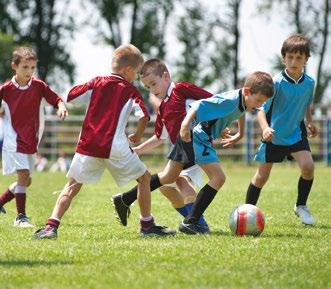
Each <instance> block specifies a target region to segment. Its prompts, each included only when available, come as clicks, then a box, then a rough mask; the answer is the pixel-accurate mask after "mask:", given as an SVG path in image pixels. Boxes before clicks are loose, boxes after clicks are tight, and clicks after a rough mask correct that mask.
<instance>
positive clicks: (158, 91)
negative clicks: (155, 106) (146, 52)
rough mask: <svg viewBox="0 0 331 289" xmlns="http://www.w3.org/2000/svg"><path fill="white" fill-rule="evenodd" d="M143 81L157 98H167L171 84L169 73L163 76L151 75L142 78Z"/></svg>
mask: <svg viewBox="0 0 331 289" xmlns="http://www.w3.org/2000/svg"><path fill="white" fill-rule="evenodd" d="M141 81H142V83H143V84H144V86H145V87H146V89H147V90H148V91H149V92H150V93H152V94H154V95H155V96H156V97H157V98H160V99H165V98H166V96H167V90H168V88H169V85H170V82H171V81H170V76H169V73H167V72H164V73H163V75H162V76H158V75H155V74H153V73H150V74H148V75H147V76H146V77H142V78H141Z"/></svg>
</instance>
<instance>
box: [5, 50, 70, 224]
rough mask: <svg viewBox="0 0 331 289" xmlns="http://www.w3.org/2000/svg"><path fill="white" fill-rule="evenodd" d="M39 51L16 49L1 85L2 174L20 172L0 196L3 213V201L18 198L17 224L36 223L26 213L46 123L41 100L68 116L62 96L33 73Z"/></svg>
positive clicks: (63, 116) (61, 114) (61, 115)
mask: <svg viewBox="0 0 331 289" xmlns="http://www.w3.org/2000/svg"><path fill="white" fill-rule="evenodd" d="M37 61H38V58H37V55H36V52H35V51H34V50H33V49H32V48H30V47H19V48H17V49H15V50H14V52H13V58H12V68H13V69H14V70H15V72H16V74H15V75H14V76H13V78H12V79H11V80H9V81H7V82H6V83H5V84H3V85H2V86H1V87H0V101H1V102H0V104H1V110H2V111H3V113H4V116H3V125H4V143H3V150H2V166H3V174H4V175H9V174H14V173H16V174H17V181H16V182H14V183H13V184H11V185H10V186H9V188H8V189H7V190H6V191H5V192H4V193H3V194H2V195H1V196H0V213H1V212H2V213H5V212H6V211H5V209H4V207H3V206H4V204H6V203H8V202H9V201H11V200H12V199H14V198H15V200H16V208H17V217H16V219H15V221H14V226H16V227H21V228H26V227H33V225H32V224H31V222H30V220H29V218H28V217H27V216H26V212H25V206H26V190H27V187H28V186H30V184H31V176H30V174H31V172H30V171H31V170H32V169H33V167H34V157H35V153H36V152H37V146H38V142H39V140H40V138H41V134H42V129H41V128H42V127H43V124H42V122H43V105H42V100H43V99H46V101H47V102H48V103H49V104H51V105H53V106H54V107H57V108H58V116H59V117H60V118H61V119H65V117H66V116H67V114H68V111H67V109H66V107H65V105H64V103H63V102H62V100H61V98H60V97H59V96H58V95H57V94H56V93H55V92H54V91H52V90H51V89H50V88H49V87H48V85H47V84H46V83H45V82H43V81H42V80H40V79H37V78H35V77H33V76H32V75H33V73H34V71H35V69H36V65H37Z"/></svg>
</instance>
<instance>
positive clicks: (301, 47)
mask: <svg viewBox="0 0 331 289" xmlns="http://www.w3.org/2000/svg"><path fill="white" fill-rule="evenodd" d="M297 51H299V52H300V53H304V54H305V55H306V56H307V57H310V40H309V39H308V38H307V37H306V36H304V35H301V34H295V35H292V36H290V37H289V38H287V39H286V40H285V41H284V43H283V46H282V49H281V53H282V56H283V57H285V55H286V52H297Z"/></svg>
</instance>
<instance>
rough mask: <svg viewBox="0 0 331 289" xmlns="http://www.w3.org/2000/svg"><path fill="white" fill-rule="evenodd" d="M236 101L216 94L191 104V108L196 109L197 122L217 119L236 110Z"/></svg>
mask: <svg viewBox="0 0 331 289" xmlns="http://www.w3.org/2000/svg"><path fill="white" fill-rule="evenodd" d="M234 105H236V104H234V102H233V101H231V100H230V99H226V98H223V97H222V96H221V95H219V94H216V95H214V96H213V97H210V98H207V99H201V100H198V101H195V102H193V103H192V104H191V109H192V110H193V111H195V113H196V114H195V120H196V121H197V122H202V121H210V120H215V119H218V118H221V117H225V116H226V115H228V114H229V113H231V112H232V111H233V110H234V108H235V107H234Z"/></svg>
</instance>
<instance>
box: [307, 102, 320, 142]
mask: <svg viewBox="0 0 331 289" xmlns="http://www.w3.org/2000/svg"><path fill="white" fill-rule="evenodd" d="M312 111H313V106H312V105H308V107H307V110H306V120H307V128H308V130H309V137H315V136H317V134H318V129H317V127H316V126H315V123H314V121H313V113H312Z"/></svg>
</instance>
